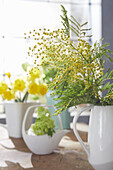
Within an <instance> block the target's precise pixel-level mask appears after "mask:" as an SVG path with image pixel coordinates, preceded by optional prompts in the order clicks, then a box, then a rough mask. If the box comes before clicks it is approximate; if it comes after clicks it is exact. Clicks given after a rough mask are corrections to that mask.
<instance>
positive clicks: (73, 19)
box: [71, 15, 80, 27]
mask: <svg viewBox="0 0 113 170" xmlns="http://www.w3.org/2000/svg"><path fill="white" fill-rule="evenodd" d="M71 18H72V19H73V20H74V21H75V22H76V23H77V25H78V26H79V27H80V24H79V22H78V21H77V20H76V19H75V18H74V17H73V16H72V15H71Z"/></svg>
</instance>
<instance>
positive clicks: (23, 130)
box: [22, 104, 63, 134]
mask: <svg viewBox="0 0 113 170" xmlns="http://www.w3.org/2000/svg"><path fill="white" fill-rule="evenodd" d="M41 106H43V107H53V108H54V109H55V107H54V106H53V105H45V104H40V105H33V106H29V107H28V108H27V110H26V113H25V116H24V119H23V123H22V134H25V133H26V132H25V127H26V121H27V117H28V115H29V111H30V110H31V109H32V108H36V107H41ZM58 119H59V127H60V128H59V129H60V130H62V129H63V125H62V121H61V117H60V115H58Z"/></svg>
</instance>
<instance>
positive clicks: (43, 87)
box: [39, 84, 48, 96]
mask: <svg viewBox="0 0 113 170" xmlns="http://www.w3.org/2000/svg"><path fill="white" fill-rule="evenodd" d="M39 92H40V94H41V95H42V96H44V95H45V94H46V93H47V92H48V87H47V85H45V84H40V85H39Z"/></svg>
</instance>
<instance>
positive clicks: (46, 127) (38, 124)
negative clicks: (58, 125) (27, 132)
mask: <svg viewBox="0 0 113 170" xmlns="http://www.w3.org/2000/svg"><path fill="white" fill-rule="evenodd" d="M36 113H37V118H36V121H35V123H34V124H33V125H32V126H31V128H32V130H33V132H34V133H35V134H36V135H44V134H47V135H48V136H52V135H53V133H55V130H54V128H55V123H54V120H53V119H52V118H51V113H50V112H49V110H48V109H46V108H44V107H42V106H41V107H38V108H37V110H36Z"/></svg>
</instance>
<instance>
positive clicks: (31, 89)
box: [28, 82, 40, 94]
mask: <svg viewBox="0 0 113 170" xmlns="http://www.w3.org/2000/svg"><path fill="white" fill-rule="evenodd" d="M39 89H40V87H39V85H37V84H36V83H35V82H32V83H30V84H29V85H28V93H29V94H39V93H40V92H39Z"/></svg>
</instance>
